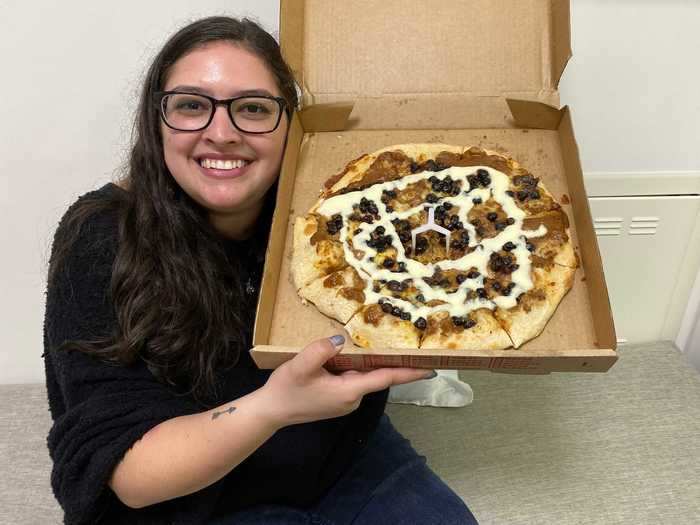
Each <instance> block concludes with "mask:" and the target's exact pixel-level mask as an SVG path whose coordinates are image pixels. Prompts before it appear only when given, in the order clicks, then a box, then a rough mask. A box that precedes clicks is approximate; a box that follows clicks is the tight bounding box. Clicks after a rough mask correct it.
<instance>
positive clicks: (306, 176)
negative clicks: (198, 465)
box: [251, 0, 617, 373]
mask: <svg viewBox="0 0 700 525" xmlns="http://www.w3.org/2000/svg"><path fill="white" fill-rule="evenodd" d="M280 7H281V11H280V40H281V45H282V49H283V53H284V55H285V58H286V59H287V60H288V62H289V63H290V65H291V67H292V69H293V70H294V72H295V75H296V77H297V80H298V81H299V83H300V85H301V89H302V96H303V102H304V104H303V105H304V109H303V110H302V111H301V112H300V113H298V114H297V115H295V116H294V118H293V121H292V123H291V127H290V132H289V138H288V143H287V146H286V151H285V156H284V161H283V166H282V173H281V175H280V180H279V191H278V196H277V208H276V211H275V215H274V218H273V223H272V231H271V235H270V241H269V245H268V250H267V256H266V263H265V270H264V275H263V281H262V287H261V291H260V299H259V304H258V310H257V316H256V323H255V334H254V341H253V344H254V348H253V349H252V350H251V354H252V357H253V359H254V360H255V362H256V364H257V365H258V366H259V367H261V368H275V367H277V366H279V365H280V364H282V363H283V362H285V361H287V360H288V359H291V358H292V357H293V356H294V355H295V354H296V353H297V352H298V351H299V350H300V349H301V348H302V347H303V346H305V345H306V344H307V343H308V342H310V341H312V340H314V339H317V338H321V337H327V336H329V335H332V334H335V333H343V334H344V335H345V336H346V340H347V343H346V344H345V347H344V349H343V351H342V352H341V353H340V354H339V355H338V356H337V357H335V358H334V359H333V360H332V361H330V362H329V363H328V366H329V368H334V369H349V368H353V369H369V368H376V367H382V366H411V367H421V368H438V369H489V370H493V371H501V372H516V373H547V372H551V371H569V372H570V371H595V372H602V371H606V370H608V369H609V368H610V367H611V366H612V365H613V363H614V362H615V361H616V359H617V356H616V352H615V348H616V337H615V329H614V326H613V320H612V314H611V309H610V301H609V299H608V292H607V288H606V285H605V278H604V275H603V270H602V264H601V259H600V253H599V250H598V244H597V241H596V236H595V233H594V230H593V224H592V220H591V214H590V210H589V207H588V200H587V197H586V192H585V188H584V184H583V178H582V172H581V163H580V160H579V155H578V148H577V145H576V140H575V138H574V131H573V124H572V117H571V112H570V110H569V109H568V108H567V107H564V108H561V109H560V108H559V92H558V83H559V78H560V77H561V74H562V73H563V71H564V68H565V66H566V63H567V61H568V59H569V58H570V56H571V49H570V24H569V3H568V1H562V0H526V1H524V0H517V1H516V0H498V1H494V0H461V1H460V0H453V1H449V2H432V1H427V0H423V1H419V0H411V1H406V0H358V1H353V2H340V1H338V2H336V1H327V0H282V2H281V6H280ZM407 142H418V143H422V142H436V143H446V144H455V145H461V146H480V147H482V148H484V149H488V150H493V151H496V152H500V153H503V154H506V155H509V156H512V157H513V158H514V159H516V160H517V161H518V162H520V163H521V164H522V165H523V166H524V167H526V168H527V169H528V170H529V171H530V172H531V173H533V175H535V176H536V177H540V178H541V180H542V182H543V183H544V184H545V185H546V186H547V188H548V189H549V190H550V191H551V192H552V193H553V195H554V196H555V198H556V199H557V200H558V201H559V202H560V203H561V204H562V206H563V209H564V211H565V212H566V213H567V215H568V217H569V220H570V222H571V232H572V237H573V242H574V247H575V251H576V253H577V255H578V257H579V259H580V262H581V266H580V268H579V269H578V270H577V272H576V275H575V282H574V285H573V288H572V289H571V290H570V291H569V293H568V294H567V295H566V296H565V297H564V299H563V300H562V302H561V303H560V304H559V306H558V308H557V310H556V312H555V314H554V315H553V316H552V318H551V319H550V320H549V323H548V324H547V326H546V327H545V329H544V331H543V333H542V334H541V335H540V336H538V337H537V338H535V339H533V340H531V341H529V342H527V343H526V344H524V345H522V346H521V347H520V348H518V349H512V348H511V349H507V350H498V351H474V350H469V349H459V350H420V349H415V350H406V349H392V348H382V349H364V348H359V347H356V346H354V345H353V344H352V342H351V340H350V337H349V336H348V334H347V333H345V332H344V330H343V325H342V324H340V323H337V322H335V321H333V320H331V319H329V318H328V317H326V316H324V315H323V314H321V313H320V312H318V311H317V310H316V308H315V307H314V306H313V305H312V304H307V305H305V304H302V301H301V299H300V297H299V296H298V295H297V292H296V290H295V288H294V286H293V284H292V280H291V276H290V271H289V266H290V259H291V245H292V226H293V223H294V218H295V217H296V216H297V215H303V214H305V213H306V212H307V211H308V209H309V208H310V207H311V206H312V204H313V203H314V202H315V201H316V200H317V198H318V196H319V192H320V189H321V187H322V185H323V182H324V181H325V180H326V179H327V178H329V177H330V176H332V175H334V174H336V173H338V172H340V171H341V170H342V169H343V168H344V167H345V165H346V164H347V163H348V162H349V161H351V160H352V159H355V158H357V157H359V156H360V155H362V154H363V153H369V152H372V151H375V150H377V149H380V148H383V147H385V146H389V145H392V144H401V143H407Z"/></svg>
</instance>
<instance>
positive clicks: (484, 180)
mask: <svg viewBox="0 0 700 525" xmlns="http://www.w3.org/2000/svg"><path fill="white" fill-rule="evenodd" d="M476 176H477V177H478V178H479V183H480V184H481V185H482V186H484V187H486V186H488V185H489V184H491V175H489V172H488V171H486V170H485V169H479V170H476Z"/></svg>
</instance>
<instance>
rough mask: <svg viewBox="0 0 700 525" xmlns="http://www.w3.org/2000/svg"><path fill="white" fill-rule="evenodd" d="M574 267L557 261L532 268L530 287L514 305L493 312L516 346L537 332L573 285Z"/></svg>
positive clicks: (533, 336)
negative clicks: (546, 266) (556, 262)
mask: <svg viewBox="0 0 700 525" xmlns="http://www.w3.org/2000/svg"><path fill="white" fill-rule="evenodd" d="M575 272H576V270H575V269H573V268H569V267H566V266H561V265H558V264H552V265H551V266H550V267H549V268H533V274H534V278H533V281H534V284H535V286H534V288H533V289H532V290H530V291H528V292H526V293H525V294H523V296H522V298H521V301H520V303H519V304H518V306H517V307H516V308H511V309H509V310H502V309H500V308H497V309H496V310H495V312H494V315H495V317H496V319H498V321H499V322H500V323H501V325H502V326H503V328H504V329H505V331H506V332H508V335H509V336H510V338H511V339H512V341H513V347H514V348H518V347H520V346H521V345H522V344H523V343H525V342H526V341H529V340H530V339H533V338H535V337H537V336H538V335H540V333H541V332H542V330H544V327H545V326H546V324H547V321H549V319H550V317H551V316H552V315H553V314H554V311H555V310H556V308H557V306H558V305H559V303H560V302H561V300H562V299H563V297H564V295H566V293H567V292H568V291H569V290H570V289H571V287H572V286H573V280H574V274H575Z"/></svg>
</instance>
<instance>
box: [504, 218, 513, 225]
mask: <svg viewBox="0 0 700 525" xmlns="http://www.w3.org/2000/svg"><path fill="white" fill-rule="evenodd" d="M506 223H507V224H508V226H511V225H513V224H515V219H514V218H513V217H508V218H507V219H506Z"/></svg>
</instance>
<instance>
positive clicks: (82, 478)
mask: <svg viewBox="0 0 700 525" xmlns="http://www.w3.org/2000/svg"><path fill="white" fill-rule="evenodd" d="M115 191H123V190H120V189H119V188H117V187H116V186H114V185H112V184H108V185H106V186H104V187H102V188H101V189H99V190H97V191H95V192H91V193H90V194H87V195H89V196H90V198H95V197H97V198H104V197H107V196H108V195H109V194H110V192H115ZM84 197H85V196H83V197H81V198H84ZM69 214H70V210H69V211H68V213H66V216H64V219H63V220H62V221H61V223H60V224H59V227H58V230H57V233H56V236H55V240H56V239H59V238H60V237H61V236H62V235H63V234H64V233H65V231H62V230H64V229H65V228H66V227H67V226H66V217H67V216H68V215H69ZM118 236H119V234H118V215H117V212H116V211H104V212H100V213H97V214H95V215H93V216H92V217H91V218H90V219H88V220H87V221H86V223H85V224H83V227H82V228H81V231H80V234H79V236H78V239H77V242H76V243H75V244H74V245H73V246H72V248H71V250H70V252H69V254H68V256H67V258H66V259H65V262H64V264H63V265H62V266H61V268H60V269H59V272H58V273H57V275H56V278H55V279H54V280H53V281H52V282H51V284H50V285H49V287H48V289H47V297H46V315H45V322H44V361H45V367H46V386H47V390H48V398H49V408H50V411H51V416H52V418H53V421H54V423H53V427H52V428H51V430H50V433H49V436H48V447H49V452H50V455H51V458H52V460H53V463H54V466H53V472H52V475H51V484H52V487H53V491H54V494H55V496H56V498H57V500H58V501H59V503H60V504H61V506H62V507H63V510H64V512H65V523H67V524H82V523H129V524H130V525H136V524H139V523H148V524H158V523H178V524H179V523H188V524H190V523H192V524H194V523H197V524H198V523H206V522H207V521H208V520H209V519H210V518H212V517H214V516H217V515H220V514H223V513H226V512H231V511H233V510H236V509H241V508H245V507H248V506H251V505H255V504H260V503H278V504H285V505H291V506H298V507H302V508H303V507H305V506H308V505H310V504H311V503H313V502H314V501H315V500H316V499H318V498H319V497H320V495H321V494H323V493H324V492H325V491H326V490H327V489H328V488H329V487H330V485H331V484H333V482H334V481H335V480H336V479H337V478H338V477H339V476H340V474H341V473H342V472H343V471H344V470H345V469H346V468H347V467H348V466H349V464H350V463H351V462H352V461H353V458H354V457H356V455H357V453H358V452H359V451H360V450H361V448H362V447H363V446H364V444H365V443H366V441H367V438H368V437H369V435H370V434H371V432H372V431H373V430H374V429H375V428H376V424H377V421H378V419H379V417H380V416H381V414H382V413H383V411H384V406H385V404H386V398H387V394H388V390H384V391H382V392H377V393H374V394H369V395H367V396H365V398H364V399H363V401H362V403H361V405H360V407H359V408H358V409H357V410H356V411H354V412H353V413H351V414H349V415H347V416H344V417H339V418H334V419H328V420H323V421H317V422H313V423H306V424H301V425H292V426H288V427H285V428H283V429H281V430H279V431H278V432H277V433H275V434H274V435H273V436H272V437H271V438H270V439H269V440H268V441H266V442H265V443H264V444H263V445H262V446H261V447H260V448H258V449H257V450H256V451H255V452H254V453H253V454H252V455H251V456H249V457H248V458H247V459H246V460H245V461H243V462H242V463H241V464H240V465H238V466H237V467H236V468H234V469H233V470H232V471H231V472H230V473H229V474H228V475H227V476H225V477H224V478H223V479H222V480H220V481H218V482H216V483H214V484H212V485H210V486H209V487H206V488H205V489H203V490H201V491H199V492H196V493H194V494H190V495H188V496H184V497H180V498H176V499H173V500H170V501H166V502H163V503H159V504H155V505H151V506H149V507H146V508H144V509H139V510H133V509H130V508H129V507H126V506H125V505H123V504H122V503H121V501H119V499H118V498H117V497H116V496H115V494H114V493H113V492H112V490H111V489H110V488H109V486H108V485H107V482H108V480H109V477H110V474H111V472H112V471H113V470H114V468H115V466H116V465H117V463H118V462H119V461H120V459H121V458H122V457H123V456H124V454H125V453H126V452H127V451H128V450H129V448H131V446H132V445H133V444H134V443H135V442H136V441H137V440H139V439H140V438H141V437H142V436H143V435H144V434H145V433H146V432H148V431H149V430H150V429H151V428H153V427H155V426H156V425H158V424H159V423H161V422H163V421H166V420H168V419H171V418H174V417H177V416H181V415H187V414H194V413H197V412H201V411H204V410H206V407H204V406H202V405H200V404H198V403H197V402H196V401H195V400H194V398H192V397H189V396H182V395H177V394H176V392H175V391H173V390H171V389H170V388H169V387H167V386H165V385H164V384H162V383H160V382H158V381H157V380H156V379H155V377H154V376H153V375H152V374H151V373H150V371H149V370H148V368H147V367H146V365H145V364H144V363H143V362H142V361H138V362H137V363H136V364H135V365H133V366H115V365H109V364H106V363H103V362H101V361H99V360H97V359H96V358H94V357H91V356H88V355H86V354H84V353H81V352H78V351H66V350H58V347H59V346H60V345H61V344H62V343H63V342H65V341H76V340H77V341H81V340H82V341H84V340H90V339H93V338H95V337H103V336H106V335H109V334H112V333H113V331H114V328H115V325H116V317H115V313H114V308H113V305H112V302H111V299H110V292H109V287H110V279H111V272H112V264H113V262H114V258H115V256H116V252H117V247H118V242H119V241H118ZM225 242H226V243H227V246H226V248H227V253H229V254H231V256H234V257H235V256H240V255H236V254H240V253H242V252H243V250H242V248H244V246H243V245H242V244H241V243H236V242H234V241H225ZM55 249H56V247H55V246H54V251H55ZM246 259H247V261H248V263H247V264H243V270H242V273H247V275H242V276H241V278H242V279H244V281H242V282H246V281H250V282H252V284H253V286H252V287H250V286H249V289H251V290H252V289H257V287H258V286H257V285H258V284H259V283H258V282H256V281H257V280H258V279H259V272H257V271H255V270H256V268H259V263H258V261H256V260H255V258H250V257H247V258H246ZM253 295H255V294H253ZM251 301H252V302H253V304H254V301H255V297H252V298H251ZM269 375H270V371H269V370H259V369H258V368H257V367H256V366H255V364H254V363H253V361H252V359H251V358H250V355H249V354H248V352H242V354H241V358H240V359H239V362H238V364H237V365H236V366H235V367H234V368H233V369H231V370H230V371H228V372H226V375H225V376H224V377H222V380H223V382H224V385H225V386H224V389H223V390H224V391H223V393H222V395H221V398H220V399H218V400H217V401H218V402H220V403H225V402H227V401H230V400H233V399H236V398H238V397H241V396H243V395H245V394H247V393H249V392H251V391H253V390H255V389H257V388H259V387H260V386H262V385H263V384H264V383H265V381H266V380H267V378H268V377H269Z"/></svg>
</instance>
